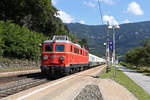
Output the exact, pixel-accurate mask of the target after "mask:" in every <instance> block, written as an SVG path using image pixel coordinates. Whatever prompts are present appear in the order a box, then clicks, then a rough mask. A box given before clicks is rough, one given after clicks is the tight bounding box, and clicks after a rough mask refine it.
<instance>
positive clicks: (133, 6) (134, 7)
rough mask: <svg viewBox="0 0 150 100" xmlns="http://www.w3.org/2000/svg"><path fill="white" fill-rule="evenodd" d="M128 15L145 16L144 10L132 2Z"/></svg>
mask: <svg viewBox="0 0 150 100" xmlns="http://www.w3.org/2000/svg"><path fill="white" fill-rule="evenodd" d="M127 12H128V13H131V14H133V15H143V13H144V12H143V10H142V9H141V7H140V5H139V4H137V3H136V2H131V3H130V4H129V5H128V9H127Z"/></svg>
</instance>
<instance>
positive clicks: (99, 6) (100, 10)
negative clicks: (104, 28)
mask: <svg viewBox="0 0 150 100" xmlns="http://www.w3.org/2000/svg"><path fill="white" fill-rule="evenodd" d="M97 1H98V8H99V13H100V18H101V21H102V25H103V24H104V22H103V14H102V7H101V2H100V0H97Z"/></svg>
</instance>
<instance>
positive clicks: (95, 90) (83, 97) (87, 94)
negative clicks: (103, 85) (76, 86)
mask: <svg viewBox="0 0 150 100" xmlns="http://www.w3.org/2000/svg"><path fill="white" fill-rule="evenodd" d="M74 100H103V97H102V94H101V92H100V90H99V87H98V86H97V85H87V86H86V87H85V88H83V89H82V91H81V92H80V94H79V95H78V96H77V97H76V98H75V99H74Z"/></svg>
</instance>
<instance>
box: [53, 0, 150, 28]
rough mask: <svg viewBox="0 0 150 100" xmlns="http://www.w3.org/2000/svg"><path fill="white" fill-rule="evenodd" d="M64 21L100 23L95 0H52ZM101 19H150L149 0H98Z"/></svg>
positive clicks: (124, 21) (120, 20) (117, 20)
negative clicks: (101, 14)
mask: <svg viewBox="0 0 150 100" xmlns="http://www.w3.org/2000/svg"><path fill="white" fill-rule="evenodd" d="M52 2H53V5H54V6H55V7H56V8H57V9H58V10H59V11H58V13H59V15H58V17H60V18H61V19H62V20H63V22H64V23H75V22H79V23H82V24H88V25H99V24H101V19H100V14H99V10H98V2H97V0H52ZM100 2H101V6H102V12H103V21H104V23H106V21H109V22H110V23H111V24H123V23H134V22H141V21H150V7H149V6H150V0H100Z"/></svg>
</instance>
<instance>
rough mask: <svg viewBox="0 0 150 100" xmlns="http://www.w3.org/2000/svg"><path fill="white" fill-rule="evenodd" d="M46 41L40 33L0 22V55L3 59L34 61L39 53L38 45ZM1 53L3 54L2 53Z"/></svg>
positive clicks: (8, 22)
mask: <svg viewBox="0 0 150 100" xmlns="http://www.w3.org/2000/svg"><path fill="white" fill-rule="evenodd" d="M44 40H46V37H45V36H44V35H43V34H41V33H36V32H31V31H29V30H28V29H27V28H25V27H20V26H19V25H16V24H12V23H11V22H10V21H7V22H3V21H0V54H1V55H3V56H4V57H14V58H19V59H20V58H25V59H35V58H36V57H37V56H39V55H40V53H41V48H40V47H39V44H40V43H42V42H43V41H44ZM2 51H3V52H2Z"/></svg>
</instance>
